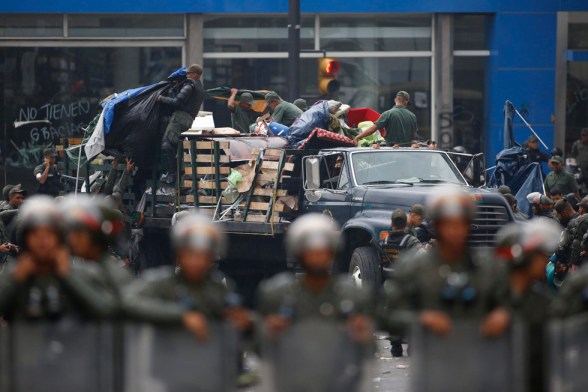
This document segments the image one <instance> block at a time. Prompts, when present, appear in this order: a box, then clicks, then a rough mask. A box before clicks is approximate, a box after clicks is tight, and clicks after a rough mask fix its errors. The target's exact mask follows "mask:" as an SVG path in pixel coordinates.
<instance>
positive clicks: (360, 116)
mask: <svg viewBox="0 0 588 392" xmlns="http://www.w3.org/2000/svg"><path fill="white" fill-rule="evenodd" d="M379 118H380V113H378V112H376V111H375V110H374V109H370V108H353V109H349V110H348V111H347V124H348V125H349V126H350V127H352V128H357V125H358V124H359V123H360V122H362V121H372V122H376V121H377V120H378V119H379ZM380 134H381V135H382V137H386V130H384V129H380Z"/></svg>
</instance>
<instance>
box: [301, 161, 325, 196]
mask: <svg viewBox="0 0 588 392" xmlns="http://www.w3.org/2000/svg"><path fill="white" fill-rule="evenodd" d="M320 164H321V160H320V158H319V157H316V156H311V157H305V158H304V189H319V188H320V187H321V171H320Z"/></svg>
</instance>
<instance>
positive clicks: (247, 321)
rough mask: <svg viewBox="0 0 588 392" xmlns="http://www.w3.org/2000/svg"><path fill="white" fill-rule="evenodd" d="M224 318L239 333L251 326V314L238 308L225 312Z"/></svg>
mask: <svg viewBox="0 0 588 392" xmlns="http://www.w3.org/2000/svg"><path fill="white" fill-rule="evenodd" d="M225 317H226V318H227V320H229V321H230V322H231V323H232V324H233V325H234V326H235V328H237V329H238V330H240V331H247V330H249V329H250V328H251V326H252V324H253V322H252V320H251V314H250V313H249V312H248V311H247V310H245V309H243V308H241V307H238V306H234V307H231V308H228V309H227V310H225Z"/></svg>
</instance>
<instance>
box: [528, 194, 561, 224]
mask: <svg viewBox="0 0 588 392" xmlns="http://www.w3.org/2000/svg"><path fill="white" fill-rule="evenodd" d="M527 200H528V201H529V203H530V204H531V211H532V212H533V218H535V217H538V216H543V217H545V218H549V219H554V220H557V218H556V217H555V214H554V213H553V200H551V199H550V198H549V197H547V196H545V195H543V194H541V193H539V192H533V193H530V194H529V195H527Z"/></svg>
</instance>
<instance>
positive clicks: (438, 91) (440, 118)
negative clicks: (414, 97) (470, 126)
mask: <svg viewBox="0 0 588 392" xmlns="http://www.w3.org/2000/svg"><path fill="white" fill-rule="evenodd" d="M434 29H435V31H434V34H433V37H434V40H435V42H434V45H433V48H434V61H433V67H434V70H435V72H434V78H433V81H432V82H433V89H432V93H433V94H435V107H434V110H433V116H435V118H436V119H437V121H436V123H437V129H434V130H432V132H431V134H432V135H431V136H432V137H434V138H435V137H436V138H437V140H436V141H437V145H438V146H439V148H442V149H446V148H451V147H453V140H454V139H455V138H454V134H453V131H454V130H453V15H451V14H436V15H435V23H434Z"/></svg>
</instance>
